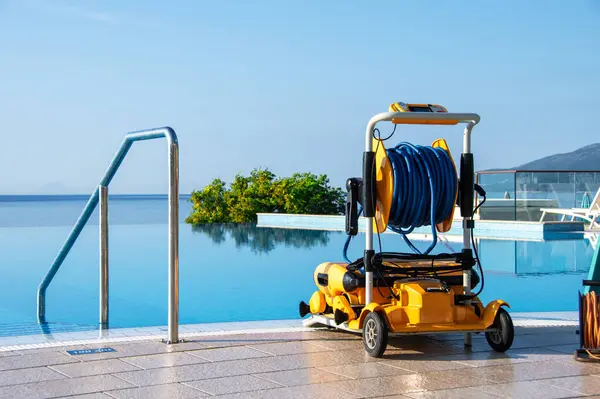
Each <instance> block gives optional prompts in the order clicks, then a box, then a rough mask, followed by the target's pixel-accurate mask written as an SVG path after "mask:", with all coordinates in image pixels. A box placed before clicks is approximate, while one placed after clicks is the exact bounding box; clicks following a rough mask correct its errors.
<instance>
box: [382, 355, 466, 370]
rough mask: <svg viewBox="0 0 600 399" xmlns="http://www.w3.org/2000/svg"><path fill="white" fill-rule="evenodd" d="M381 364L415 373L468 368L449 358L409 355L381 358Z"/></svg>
mask: <svg viewBox="0 0 600 399" xmlns="http://www.w3.org/2000/svg"><path fill="white" fill-rule="evenodd" d="M381 363H382V364H385V365H386V366H392V367H397V368H400V369H403V370H408V371H412V372H416V373H424V372H429V371H440V370H458V369H464V368H468V367H469V366H468V365H466V364H463V363H457V362H452V361H450V360H445V359H444V360H438V359H436V358H431V357H426V356H417V357H415V356H410V357H404V358H394V359H383V360H381Z"/></svg>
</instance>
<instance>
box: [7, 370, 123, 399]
mask: <svg viewBox="0 0 600 399" xmlns="http://www.w3.org/2000/svg"><path fill="white" fill-rule="evenodd" d="M128 387H131V384H129V383H127V382H125V381H123V380H121V379H119V378H116V377H113V376H112V375H97V376H93V377H80V378H70V379H69V378H66V379H61V380H53V381H43V382H33V383H28V384H21V385H11V386H6V387H0V398H3V399H8V398H28V399H35V398H48V397H57V396H70V395H77V394H85V393H94V392H103V391H108V390H111V389H119V388H128Z"/></svg>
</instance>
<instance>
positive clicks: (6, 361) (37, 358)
mask: <svg viewBox="0 0 600 399" xmlns="http://www.w3.org/2000/svg"><path fill="white" fill-rule="evenodd" d="M64 363H79V360H77V359H75V358H73V357H71V356H68V355H64V354H62V353H58V352H44V353H28V354H27V355H21V356H6V357H2V358H0V371H4V370H15V369H26V368H31V367H41V366H51V365H54V364H64Z"/></svg>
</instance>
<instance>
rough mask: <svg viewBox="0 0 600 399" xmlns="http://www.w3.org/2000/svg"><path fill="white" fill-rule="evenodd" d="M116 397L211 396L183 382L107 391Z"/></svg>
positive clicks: (181, 398) (172, 398)
mask: <svg viewBox="0 0 600 399" xmlns="http://www.w3.org/2000/svg"><path fill="white" fill-rule="evenodd" d="M107 393H108V394H109V395H110V396H111V397H113V398H116V399H167V398H168V399H191V398H202V397H207V396H210V395H209V394H207V393H205V392H201V391H198V390H197V389H194V388H192V387H190V386H187V385H183V384H164V385H153V386H148V387H141V388H127V389H119V390H115V391H109V392H107Z"/></svg>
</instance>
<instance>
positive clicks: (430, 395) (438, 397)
mask: <svg viewBox="0 0 600 399" xmlns="http://www.w3.org/2000/svg"><path fill="white" fill-rule="evenodd" d="M484 395H485V396H486V397H488V398H492V397H493V398H496V397H500V396H496V395H494V394H491V393H489V392H488V393H487V394H483V392H481V391H478V390H476V389H474V388H454V389H443V390H439V391H425V392H412V393H405V394H404V396H403V397H404V398H407V397H408V398H414V399H482V398H483V397H484ZM386 398H390V397H386Z"/></svg>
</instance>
